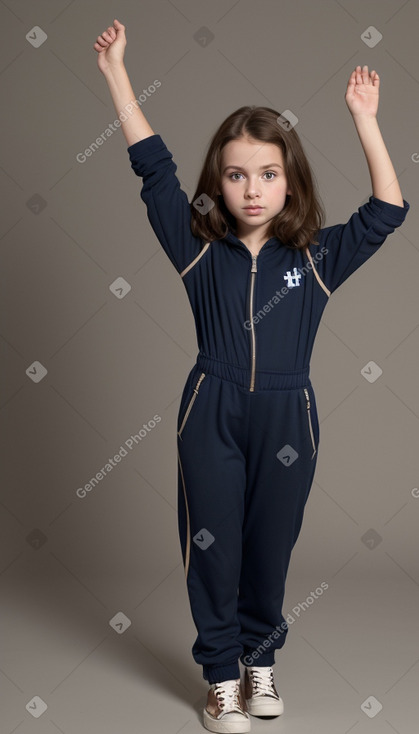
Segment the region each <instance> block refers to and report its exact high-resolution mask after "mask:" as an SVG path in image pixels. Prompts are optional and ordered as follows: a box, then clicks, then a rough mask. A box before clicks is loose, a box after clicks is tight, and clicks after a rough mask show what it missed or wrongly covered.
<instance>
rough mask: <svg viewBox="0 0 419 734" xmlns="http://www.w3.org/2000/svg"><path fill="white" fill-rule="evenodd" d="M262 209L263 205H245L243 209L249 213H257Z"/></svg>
mask: <svg viewBox="0 0 419 734" xmlns="http://www.w3.org/2000/svg"><path fill="white" fill-rule="evenodd" d="M262 209H263V206H245V207H244V211H245V212H248V213H249V214H259V212H261V211H262Z"/></svg>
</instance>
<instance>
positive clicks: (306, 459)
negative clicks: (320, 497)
mask: <svg viewBox="0 0 419 734" xmlns="http://www.w3.org/2000/svg"><path fill="white" fill-rule="evenodd" d="M307 390H308V392H309V397H310V421H311V430H310V421H309V413H308V410H307V405H308V403H307V399H306V395H305V392H304V388H297V389H294V390H277V391H260V392H259V393H255V394H254V396H253V398H254V399H253V400H252V403H251V410H250V423H249V448H248V452H249V454H248V459H249V464H248V477H247V487H246V501H245V522H244V527H243V559H242V569H241V578H240V584H239V599H238V617H239V622H240V625H241V632H240V636H239V640H240V642H241V643H242V644H243V655H242V656H241V658H240V659H241V662H242V663H243V664H244V665H259V666H264V665H273V664H274V662H275V655H274V651H275V649H280V648H281V647H282V646H283V645H284V643H285V639H286V635H287V631H288V629H287V624H286V621H285V618H284V616H283V614H282V604H283V599H284V594H285V580H286V576H287V571H288V566H289V561H290V556H291V551H292V548H293V546H294V544H295V542H296V540H297V538H298V535H299V532H300V529H301V524H302V520H303V514H304V507H305V504H306V501H307V498H308V495H309V492H310V488H311V484H312V481H313V476H314V472H315V466H316V461H317V451H316V449H317V447H318V443H319V424H318V419H317V410H316V406H315V399H314V394H313V390H312V387H311V385H310V386H309V387H307ZM313 444H314V446H313ZM290 447H291V448H290ZM314 451H316V453H314ZM313 453H314V455H313ZM296 454H297V456H296ZM281 458H282V460H281ZM264 643H265V644H264Z"/></svg>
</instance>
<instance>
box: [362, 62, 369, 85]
mask: <svg viewBox="0 0 419 734" xmlns="http://www.w3.org/2000/svg"><path fill="white" fill-rule="evenodd" d="M362 82H363V84H370V75H369V73H368V66H367V65H366V64H365V66H364V67H363V69H362Z"/></svg>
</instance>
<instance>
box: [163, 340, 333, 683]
mask: <svg viewBox="0 0 419 734" xmlns="http://www.w3.org/2000/svg"><path fill="white" fill-rule="evenodd" d="M308 372H309V371H308V369H306V370H300V371H299V372H290V373H277V374H276V375H275V374H272V373H270V374H269V379H268V378H266V385H267V386H266V388H264V380H263V375H260V376H258V385H259V388H260V389H258V390H256V391H254V392H250V391H249V389H248V385H249V379H250V373H249V372H248V371H246V370H239V369H238V368H237V367H235V366H232V365H229V364H226V363H224V362H219V361H217V360H214V359H211V358H209V357H205V356H203V355H201V354H199V355H198V358H197V362H196V364H195V365H194V367H193V368H192V370H191V372H190V374H189V376H188V379H187V382H186V385H185V387H184V390H183V394H182V398H181V403H180V407H179V415H178V426H177V430H178V438H177V441H178V458H179V463H178V471H179V482H178V525H179V535H180V541H181V547H182V555H183V561H184V566H185V573H186V580H187V588H188V594H189V600H190V605H191V612H192V616H193V619H194V622H195V625H196V627H197V630H198V636H197V638H196V640H195V643H194V645H193V647H192V654H193V657H194V659H195V661H196V662H197V663H198V664H201V665H202V666H203V677H204V678H205V679H206V680H208V681H209V683H214V682H217V681H221V680H228V679H231V678H239V677H240V669H239V664H238V660H239V658H240V660H241V662H242V663H243V664H244V665H261V666H266V665H273V664H274V662H275V659H274V650H275V649H279V648H281V647H282V646H283V645H284V643H285V638H286V634H287V628H286V622H285V619H284V616H283V614H282V603H283V598H284V592H285V579H286V575H287V570H288V565H289V561H290V556H291V551H292V548H293V546H294V544H295V542H296V540H297V537H298V534H299V531H300V528H301V524H302V519H303V513H304V506H305V503H306V500H307V497H308V494H309V492H310V488H311V484H312V480H313V475H314V470H315V466H316V460H317V447H318V441H319V425H318V416H317V410H316V405H315V399H314V394H313V389H312V385H311V382H310V379H309V376H308ZM268 385H269V387H268ZM264 643H265V644H264Z"/></svg>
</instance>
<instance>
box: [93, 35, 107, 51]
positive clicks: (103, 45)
mask: <svg viewBox="0 0 419 734" xmlns="http://www.w3.org/2000/svg"><path fill="white" fill-rule="evenodd" d="M96 43H98V44H99V46H102V48H107V47H108V46H109V42H108V41H105V39H104V38H102V36H98V37H97V40H96Z"/></svg>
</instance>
